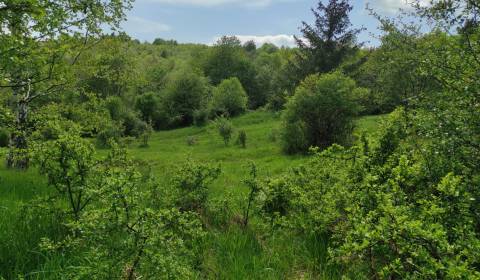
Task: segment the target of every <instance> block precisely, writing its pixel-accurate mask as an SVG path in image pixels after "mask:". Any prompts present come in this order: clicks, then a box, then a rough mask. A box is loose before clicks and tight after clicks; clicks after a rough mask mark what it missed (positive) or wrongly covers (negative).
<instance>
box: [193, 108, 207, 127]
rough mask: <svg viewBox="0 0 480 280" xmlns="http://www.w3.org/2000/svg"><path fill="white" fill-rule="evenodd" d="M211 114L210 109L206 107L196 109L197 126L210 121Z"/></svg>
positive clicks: (194, 117)
mask: <svg viewBox="0 0 480 280" xmlns="http://www.w3.org/2000/svg"><path fill="white" fill-rule="evenodd" d="M209 115H210V113H209V110H208V109H206V108H204V109H198V110H195V111H194V112H193V124H195V125H196V126H204V125H205V124H206V123H207V122H208V117H209Z"/></svg>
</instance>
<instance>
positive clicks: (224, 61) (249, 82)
mask: <svg viewBox="0 0 480 280" xmlns="http://www.w3.org/2000/svg"><path fill="white" fill-rule="evenodd" d="M202 68H203V71H204V72H205V75H207V76H208V77H209V78H210V80H211V81H212V83H213V85H215V86H217V85H219V84H220V83H221V82H222V81H223V80H226V79H229V78H233V77H236V78H238V80H240V82H241V84H242V86H243V87H244V88H245V91H246V93H247V95H248V101H249V107H250V108H254V109H255V108H258V107H259V106H262V105H264V102H262V100H261V98H260V99H259V98H258V96H259V95H261V94H262V93H261V92H259V90H258V86H257V82H256V79H255V77H256V71H255V67H254V65H253V63H252V62H251V61H250V60H249V59H248V56H247V55H246V53H245V50H244V49H243V48H242V47H241V44H240V41H239V40H238V39H237V38H235V37H223V38H221V39H220V40H219V41H218V42H217V44H216V45H215V46H214V47H213V48H212V49H211V50H210V51H209V53H208V56H207V57H206V58H205V61H204V63H203V66H202ZM262 103H263V104H262Z"/></svg>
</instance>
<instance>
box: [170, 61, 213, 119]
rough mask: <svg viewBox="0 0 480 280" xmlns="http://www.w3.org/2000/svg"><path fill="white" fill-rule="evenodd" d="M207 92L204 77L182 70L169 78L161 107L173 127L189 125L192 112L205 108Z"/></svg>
mask: <svg viewBox="0 0 480 280" xmlns="http://www.w3.org/2000/svg"><path fill="white" fill-rule="evenodd" d="M208 92H209V85H208V81H207V79H206V78H205V77H203V76H201V75H199V74H197V73H195V72H192V71H187V70H182V71H179V72H176V73H174V74H172V75H171V76H170V77H169V81H168V83H167V86H166V89H165V96H164V97H163V100H162V101H163V106H164V108H165V109H166V111H167V113H168V115H169V118H170V119H171V120H173V121H172V124H173V125H174V126H186V125H191V124H192V123H193V121H194V112H195V111H196V110H199V109H204V108H205V107H206V98H207V96H208Z"/></svg>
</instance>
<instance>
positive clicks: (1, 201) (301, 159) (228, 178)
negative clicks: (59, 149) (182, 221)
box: [0, 111, 383, 279]
mask: <svg viewBox="0 0 480 280" xmlns="http://www.w3.org/2000/svg"><path fill="white" fill-rule="evenodd" d="M382 118H383V116H367V117H362V118H360V119H358V120H357V128H356V131H355V134H356V135H361V134H362V133H368V134H375V132H376V130H377V129H378V127H379V126H380V123H381V122H382V121H381V120H382ZM232 123H233V125H234V127H235V130H236V131H238V130H240V129H243V130H245V131H246V133H247V137H248V138H247V139H248V140H247V147H246V148H245V149H244V148H242V147H240V146H239V145H237V144H236V143H235V139H234V140H233V141H232V143H230V144H229V145H228V146H226V145H225V144H224V142H223V141H222V139H221V137H220V136H219V135H218V132H217V130H216V127H215V126H214V125H213V124H209V125H207V126H204V127H195V126H192V127H187V128H181V129H175V130H170V131H160V132H155V133H154V134H153V135H152V138H151V140H150V142H149V146H148V147H146V148H145V147H140V146H139V145H138V143H132V144H131V145H130V147H129V148H128V153H129V154H130V155H131V156H133V157H134V158H135V159H137V160H140V161H142V162H145V164H146V165H148V168H149V169H150V170H151V172H152V173H153V175H154V176H155V177H156V178H157V180H159V181H160V182H163V183H168V180H167V178H169V176H170V175H169V173H170V172H172V167H174V166H175V165H177V164H179V163H181V162H184V161H187V160H194V161H197V162H202V163H205V162H208V163H212V164H219V165H220V166H221V169H222V173H221V175H220V177H219V178H218V179H217V180H216V181H214V182H213V184H212V186H211V188H210V194H209V195H210V199H212V198H222V197H232V198H233V199H232V201H234V202H235V203H236V205H234V207H233V209H234V211H237V212H238V213H236V215H237V216H238V215H240V208H241V207H240V206H241V203H242V201H243V199H244V197H245V195H246V193H247V187H246V186H245V184H244V180H245V179H246V178H247V177H248V173H249V162H255V164H256V165H257V167H258V170H259V177H260V179H262V178H267V177H275V176H278V175H281V174H282V173H284V172H286V171H288V170H289V169H290V168H292V167H296V166H299V165H301V164H302V163H305V162H306V161H307V160H308V159H309V156H308V155H303V156H302V155H296V156H287V155H285V154H283V153H282V151H281V148H280V144H279V142H280V141H281V139H280V135H279V131H280V127H281V118H280V116H279V114H277V113H272V112H267V111H256V112H250V113H247V114H245V115H243V116H240V117H237V118H234V119H233V120H232ZM192 138H193V139H194V141H193V142H194V143H192V141H191V140H190V141H189V140H188V139H192ZM189 142H190V143H189ZM107 152H108V151H107V150H101V151H100V153H99V154H100V155H101V156H103V155H104V154H106V153H107ZM2 153H5V150H2ZM2 156H3V155H2ZM49 191H51V190H50V189H48V187H47V186H46V182H45V179H44V178H43V177H42V176H40V175H39V174H38V172H37V170H35V169H34V168H32V169H30V170H28V171H15V170H11V169H6V168H5V167H2V168H1V169H0V212H1V215H0V271H1V274H0V276H3V277H5V278H6V279H14V278H17V277H19V278H20V279H23V278H24V279H62V277H63V276H62V275H61V274H60V273H59V271H64V269H68V267H69V266H75V256H64V255H63V256H60V255H45V254H44V253H43V252H41V251H40V250H39V249H38V244H39V242H40V239H41V238H42V237H44V236H55V235H56V234H58V235H61V233H60V232H55V231H56V230H59V231H60V229H58V228H56V227H52V226H51V223H50V221H49V220H48V218H46V219H44V220H38V221H36V223H25V222H23V220H22V215H24V211H23V210H22V209H23V207H24V205H25V203H28V202H29V201H31V200H32V199H34V198H35V197H38V196H40V195H42V194H46V193H49ZM45 217H48V215H46V216H45ZM11 221H16V222H15V223H12V222H11ZM208 235H209V236H208V238H207V244H206V245H205V246H206V247H205V248H206V249H205V250H204V252H203V253H204V254H203V256H202V259H203V261H202V263H201V264H200V266H201V271H203V273H204V275H205V277H206V278H208V279H310V278H314V279H340V277H341V269H340V268H338V267H332V266H330V265H327V249H326V248H327V242H328V241H327V240H326V238H323V237H321V236H311V237H310V238H305V237H304V236H297V235H295V234H292V233H291V232H289V231H277V232H272V233H271V234H268V235H259V234H257V233H256V224H255V220H254V221H253V223H252V226H251V227H249V228H247V229H244V228H242V227H241V226H240V225H239V224H237V223H236V222H235V221H234V220H233V221H232V223H231V225H230V226H229V227H227V228H215V227H212V228H211V229H210V230H209V233H208Z"/></svg>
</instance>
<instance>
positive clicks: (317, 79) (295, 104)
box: [283, 73, 357, 153]
mask: <svg viewBox="0 0 480 280" xmlns="http://www.w3.org/2000/svg"><path fill="white" fill-rule="evenodd" d="M355 89H356V86H355V82H354V81H353V80H352V79H350V78H347V77H345V76H344V75H342V74H340V73H332V74H325V75H321V76H320V75H312V76H309V77H307V78H306V79H305V80H304V81H303V82H302V84H301V85H300V86H299V87H298V88H297V89H296V91H295V95H294V96H293V97H292V98H291V99H290V100H289V101H288V103H287V105H286V111H285V113H284V116H283V122H284V131H283V142H284V145H283V148H284V151H285V152H287V153H298V152H306V151H308V148H309V147H311V146H313V147H320V148H326V147H328V146H330V145H332V144H333V143H338V144H348V143H349V142H350V141H351V133H352V131H353V127H354V122H353V120H354V117H355V116H356V114H357V105H356V103H355V102H354V101H353V97H352V92H353V91H354V90H355Z"/></svg>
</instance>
